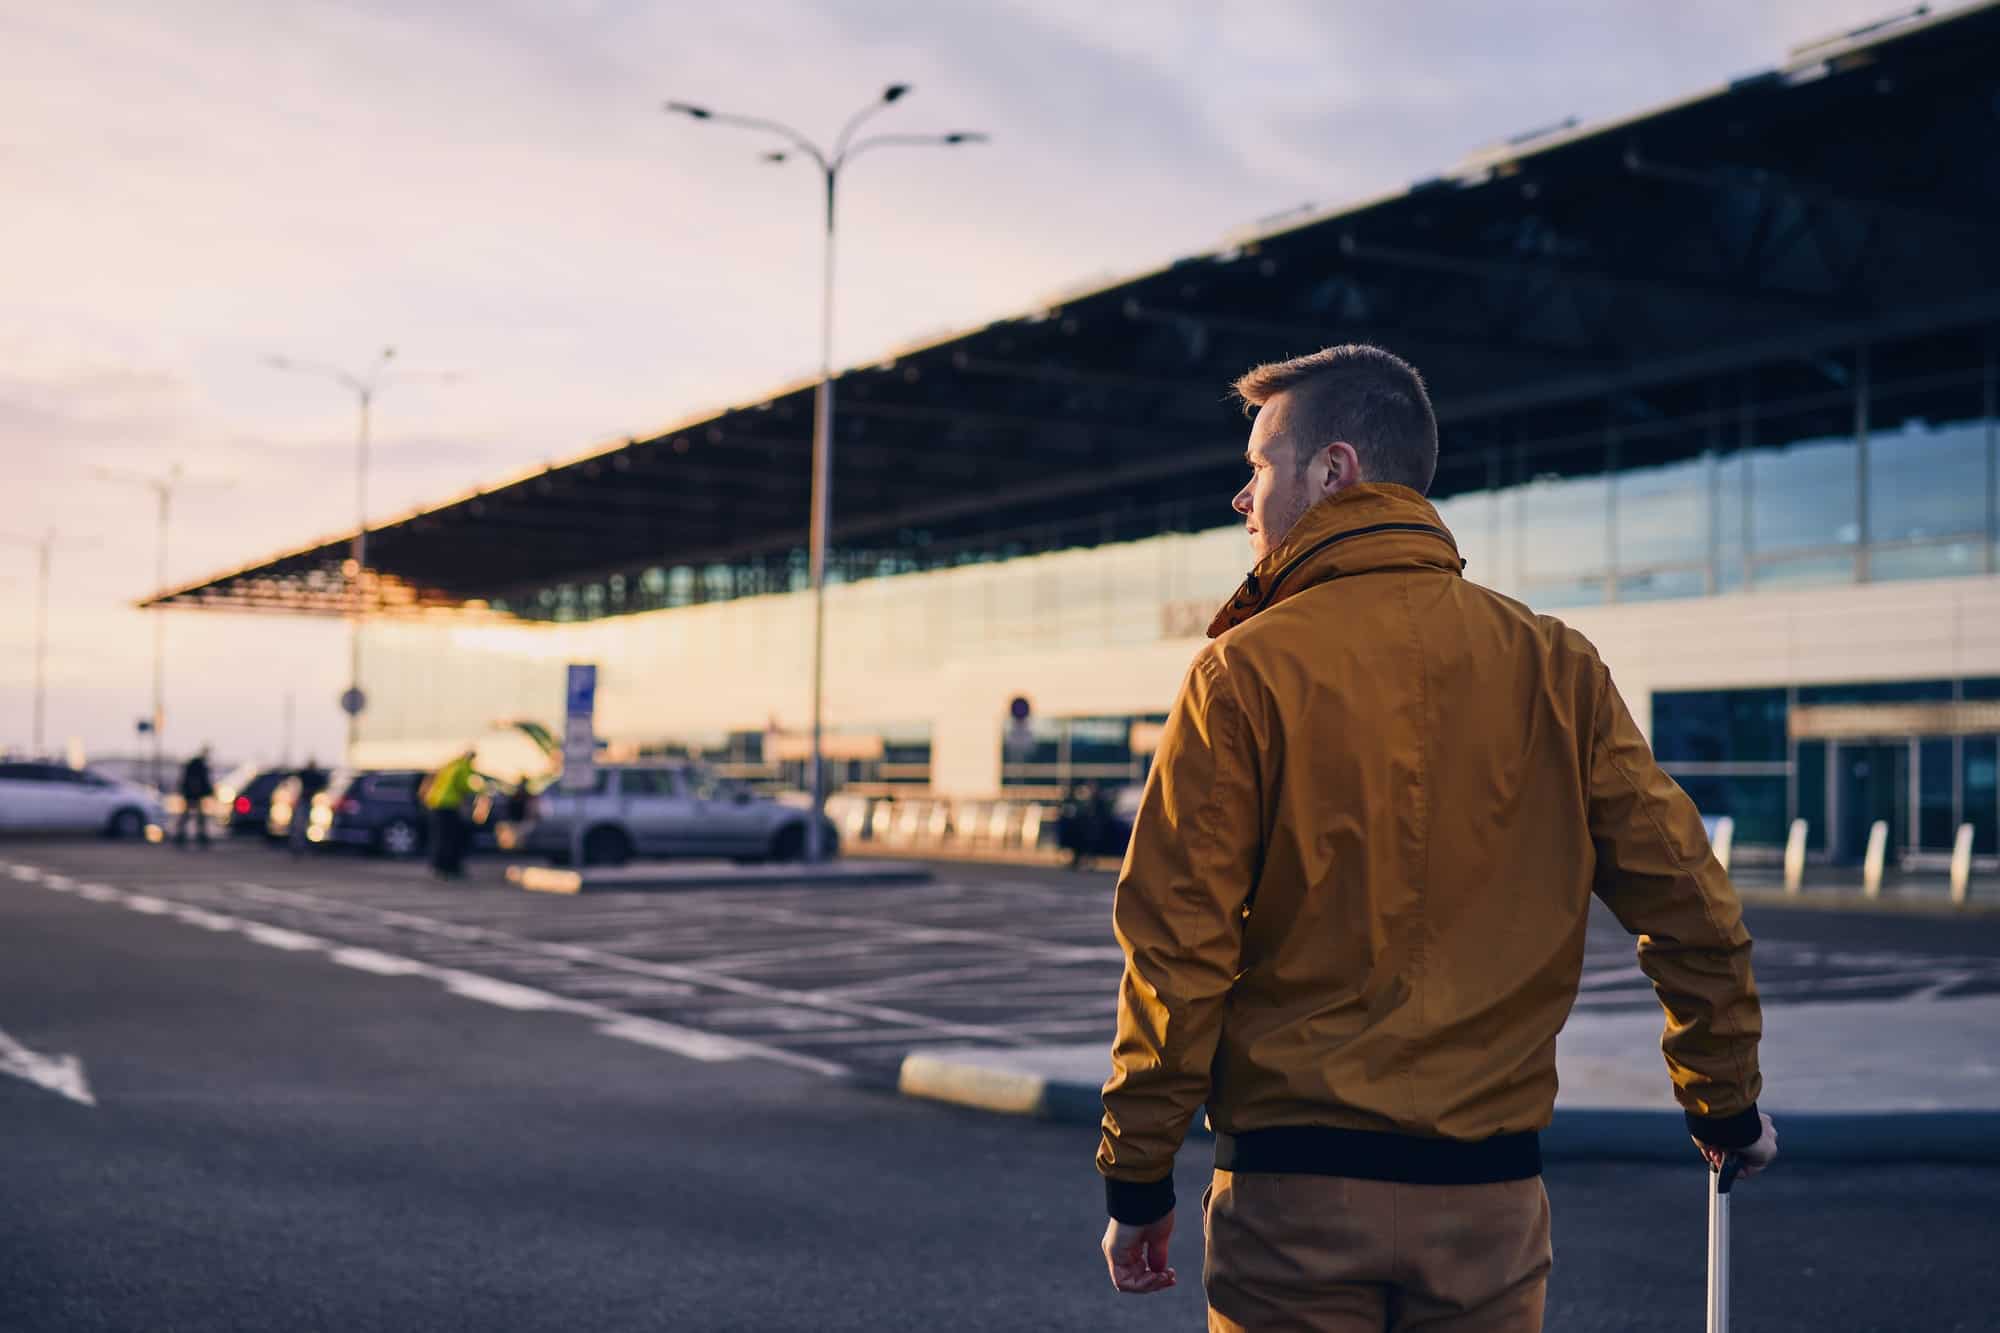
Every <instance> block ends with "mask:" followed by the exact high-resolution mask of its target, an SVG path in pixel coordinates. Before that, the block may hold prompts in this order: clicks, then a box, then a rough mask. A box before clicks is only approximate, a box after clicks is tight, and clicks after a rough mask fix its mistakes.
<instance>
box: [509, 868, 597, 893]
mask: <svg viewBox="0 0 2000 1333" xmlns="http://www.w3.org/2000/svg"><path fill="white" fill-rule="evenodd" d="M507 878H508V880H509V881H510V882H511V883H513V884H514V885H515V886H516V887H518V888H523V889H527V890H528V891H529V892H531V893H581V892H582V891H583V876H582V875H581V874H579V873H578V872H576V871H574V870H555V869H552V868H550V867H548V866H508V867H507Z"/></svg>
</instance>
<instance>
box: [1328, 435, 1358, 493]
mask: <svg viewBox="0 0 2000 1333" xmlns="http://www.w3.org/2000/svg"><path fill="white" fill-rule="evenodd" d="M1325 452H1326V493H1327V494H1328V495H1333V494H1335V493H1336V492H1339V491H1344V490H1346V489H1347V488H1348V487H1349V486H1353V485H1356V484H1358V483H1359V482H1360V481H1361V459H1360V457H1359V456H1358V455H1357V454H1356V453H1355V451H1354V446H1353V445H1351V444H1349V443H1347V442H1346V441H1345V440H1341V441H1337V442H1335V443H1333V444H1329V445H1328V446H1326V451H1325Z"/></svg>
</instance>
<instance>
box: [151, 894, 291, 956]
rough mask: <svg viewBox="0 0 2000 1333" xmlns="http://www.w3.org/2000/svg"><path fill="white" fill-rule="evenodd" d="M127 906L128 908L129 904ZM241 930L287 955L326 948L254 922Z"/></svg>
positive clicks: (288, 932)
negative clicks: (283, 951)
mask: <svg viewBox="0 0 2000 1333" xmlns="http://www.w3.org/2000/svg"><path fill="white" fill-rule="evenodd" d="M127 905H128V906H129V905H130V904H127ZM242 929H243V934H244V935H245V936H246V937H247V938H249V939H253V940H255V941H257V943H259V944H268V945H270V946H271V947H272V948H273V949H283V950H285V951H286V952H287V953H304V952H306V951H308V950H311V949H323V948H325V947H326V941H325V940H323V939H319V938H318V937H316V936H313V935H304V934H301V933H299V932H298V931H296V930H285V929H283V928H281V927H278V926H263V925H258V924H257V923H256V922H245V923H244V925H243V927H242Z"/></svg>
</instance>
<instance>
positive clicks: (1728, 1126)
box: [1682, 1102, 1764, 1152]
mask: <svg viewBox="0 0 2000 1333" xmlns="http://www.w3.org/2000/svg"><path fill="white" fill-rule="evenodd" d="M1682 1114H1684V1115H1685V1116H1686V1117H1687V1127H1688V1133H1690V1134H1692V1135H1694V1136H1695V1138H1697V1139H1699V1140H1700V1141H1701V1142H1703V1143H1706V1144H1707V1145H1708V1146H1709V1147H1711V1148H1721V1149H1723V1150H1724V1151H1727V1152H1736V1151H1739V1150H1740V1149H1743V1148H1747V1147H1749V1146H1750V1145H1751V1144H1753V1143H1755V1142H1756V1141H1757V1140H1758V1139H1760V1138H1762V1137H1763V1136H1764V1122H1763V1120H1762V1119H1760V1118H1759V1117H1758V1115H1757V1103H1755V1102H1751V1103H1750V1105H1749V1106H1748V1107H1746V1108H1745V1109H1743V1110H1741V1111H1738V1112H1737V1113H1736V1114H1735V1115H1726V1116H1720V1117H1711V1116H1705V1115H1696V1114H1695V1113H1694V1112H1693V1111H1685V1112H1683V1113H1682Z"/></svg>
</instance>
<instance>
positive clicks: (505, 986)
mask: <svg viewBox="0 0 2000 1333" xmlns="http://www.w3.org/2000/svg"><path fill="white" fill-rule="evenodd" d="M435 975H436V976H437V978H438V980H440V981H442V982H443V983H444V988H445V989H446V990H448V991H450V992H451V993H452V994H453V995H463V996H464V997H465V998H466V999H468V1000H478V1001H480V1002H481V1003H483V1004H494V1005H498V1006H500V1007H501V1008H502V1009H512V1010H515V1011H516V1012H519V1013H528V1012H532V1011H534V1010H537V1009H566V1008H568V1007H569V1005H568V1002H566V1001H565V1000H564V999H563V997H561V996H560V995H552V994H550V993H549V992H548V991H545V990H536V989H535V988H534V987H532V986H517V985H515V984H514V983H513V982H511V981H500V980H497V979H495V978H493V977H482V976H480V975H479V974H478V973H477V972H459V971H456V970H451V969H447V970H444V971H440V972H437V973H436V974H435Z"/></svg>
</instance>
